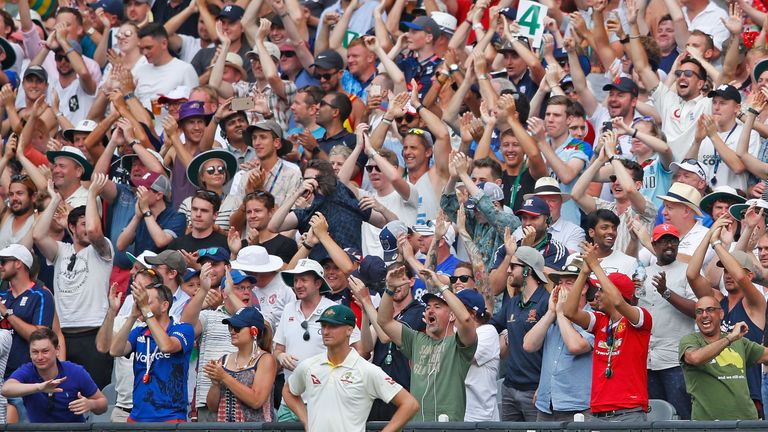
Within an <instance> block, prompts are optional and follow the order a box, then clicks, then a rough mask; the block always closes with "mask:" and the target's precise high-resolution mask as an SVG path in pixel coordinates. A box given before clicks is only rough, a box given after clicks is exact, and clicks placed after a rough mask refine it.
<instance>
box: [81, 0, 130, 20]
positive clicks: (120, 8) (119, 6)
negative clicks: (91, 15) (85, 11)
mask: <svg viewBox="0 0 768 432" xmlns="http://www.w3.org/2000/svg"><path fill="white" fill-rule="evenodd" d="M88 6H89V7H90V8H91V9H93V10H94V11H95V10H96V9H99V8H102V9H104V12H106V13H109V14H112V15H115V16H116V17H117V18H118V19H119V20H120V21H122V20H123V18H124V15H123V12H124V8H125V5H123V2H122V0H99V1H97V2H95V3H90V4H89V5H88Z"/></svg>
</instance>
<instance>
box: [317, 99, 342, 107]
mask: <svg viewBox="0 0 768 432" xmlns="http://www.w3.org/2000/svg"><path fill="white" fill-rule="evenodd" d="M323 105H325V106H328V107H331V108H333V109H338V108H337V107H336V106H335V105H333V104H331V103H330V102H326V101H325V100H323V99H321V100H320V106H323Z"/></svg>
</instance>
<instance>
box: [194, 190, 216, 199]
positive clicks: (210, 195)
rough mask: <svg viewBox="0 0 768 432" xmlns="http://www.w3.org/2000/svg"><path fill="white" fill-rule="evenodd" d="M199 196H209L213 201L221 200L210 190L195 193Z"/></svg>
mask: <svg viewBox="0 0 768 432" xmlns="http://www.w3.org/2000/svg"><path fill="white" fill-rule="evenodd" d="M197 194H203V195H207V196H208V197H209V198H211V199H217V198H219V196H218V195H216V192H213V191H209V190H208V189H198V190H197V192H195V195H197Z"/></svg>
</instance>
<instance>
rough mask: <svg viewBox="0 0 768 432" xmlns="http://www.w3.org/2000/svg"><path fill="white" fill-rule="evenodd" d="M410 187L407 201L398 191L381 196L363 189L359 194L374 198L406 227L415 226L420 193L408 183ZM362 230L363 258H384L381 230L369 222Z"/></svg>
mask: <svg viewBox="0 0 768 432" xmlns="http://www.w3.org/2000/svg"><path fill="white" fill-rule="evenodd" d="M408 187H409V188H410V190H411V194H410V196H409V197H408V200H407V201H406V200H404V199H403V197H401V196H400V194H399V193H397V191H396V190H393V191H392V192H390V193H389V194H387V195H385V196H381V195H379V194H378V193H376V194H372V193H370V192H368V191H365V190H363V189H360V190H359V192H360V196H361V197H364V196H373V197H374V198H376V200H377V201H378V202H380V203H381V205H383V206H384V208H386V209H387V210H389V211H391V212H392V213H394V214H396V215H397V217H398V218H399V219H400V220H401V221H403V222H404V223H405V225H406V226H413V225H415V224H416V213H417V212H418V208H419V192H418V191H417V190H416V187H415V186H414V185H412V184H410V183H408ZM361 230H362V235H363V256H368V255H375V256H377V257H379V258H383V257H384V249H383V248H382V246H381V242H380V241H379V233H380V232H381V228H377V227H375V226H373V225H371V224H369V223H368V222H363V226H362V228H361Z"/></svg>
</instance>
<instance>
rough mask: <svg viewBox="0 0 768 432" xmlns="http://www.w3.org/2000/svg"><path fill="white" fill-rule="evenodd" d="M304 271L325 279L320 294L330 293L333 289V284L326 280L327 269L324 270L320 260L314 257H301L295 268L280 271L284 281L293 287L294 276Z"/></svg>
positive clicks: (322, 279)
mask: <svg viewBox="0 0 768 432" xmlns="http://www.w3.org/2000/svg"><path fill="white" fill-rule="evenodd" d="M302 273H314V274H316V275H317V276H318V277H319V278H320V280H321V281H323V284H322V285H320V294H329V293H330V292H331V291H332V290H331V286H330V285H328V281H327V280H325V271H324V270H323V266H321V265H320V263H319V262H317V261H315V260H313V259H309V258H304V259H300V260H299V262H298V264H296V267H294V268H293V269H291V270H283V271H282V272H280V277H282V278H283V282H285V284H286V285H288V286H289V287H291V288H293V278H294V276H296V275H297V274H302Z"/></svg>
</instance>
